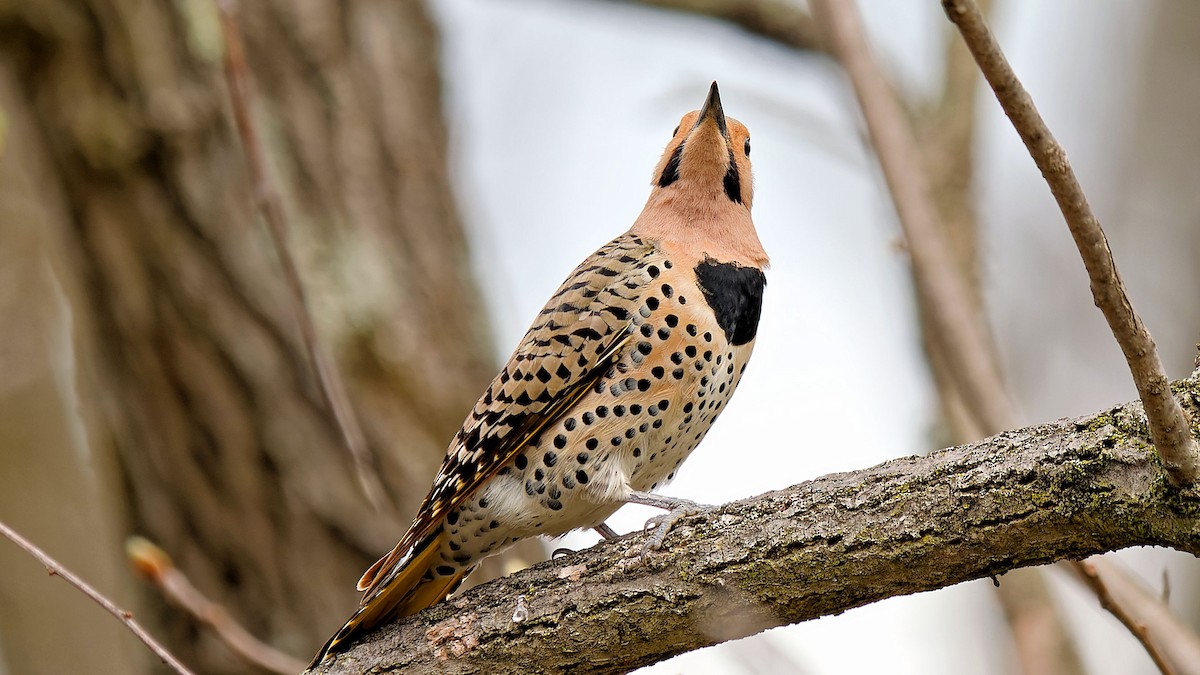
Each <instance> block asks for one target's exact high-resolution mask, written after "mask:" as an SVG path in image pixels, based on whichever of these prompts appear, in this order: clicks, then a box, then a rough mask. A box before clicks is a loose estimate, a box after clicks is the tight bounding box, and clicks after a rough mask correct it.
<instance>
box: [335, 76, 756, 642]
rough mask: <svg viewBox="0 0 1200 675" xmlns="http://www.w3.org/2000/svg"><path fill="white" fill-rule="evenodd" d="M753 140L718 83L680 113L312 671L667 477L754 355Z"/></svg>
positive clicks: (647, 498) (590, 523)
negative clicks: (504, 560) (489, 565)
mask: <svg viewBox="0 0 1200 675" xmlns="http://www.w3.org/2000/svg"><path fill="white" fill-rule="evenodd" d="M753 196H754V188H753V181H752V178H751V174H750V133H749V131H747V129H746V127H745V126H744V125H742V124H741V123H740V122H738V121H737V120H735V119H732V118H726V117H725V113H724V111H723V110H722V108H721V99H720V95H719V93H718V91H717V83H716V82H714V83H713V84H712V87H711V88H710V90H709V94H708V98H707V99H706V100H705V101H704V105H703V106H702V107H701V109H700V110H698V111H693V112H690V113H688V114H686V115H684V116H683V119H682V120H681V121H680V123H679V126H678V127H676V128H675V131H674V132H673V133H672V137H671V140H670V142H669V143H668V144H667V147H666V149H665V150H664V152H663V155H662V158H661V159H660V160H659V162H658V165H657V166H656V167H655V169H654V176H653V187H652V189H651V193H650V198H649V200H648V201H647V202H646V206H645V208H644V209H643V211H642V213H641V215H640V216H638V218H637V220H636V221H635V222H634V224H633V226H632V227H631V228H630V229H629V231H627V232H625V233H624V234H622V235H620V236H618V237H617V238H616V239H613V240H612V241H610V242H608V243H607V244H605V245H604V246H602V247H600V249H599V250H597V251H596V252H595V253H593V254H592V255H591V256H590V257H588V258H587V259H586V260H584V261H583V263H581V264H580V265H579V266H578V267H576V268H575V270H574V271H573V272H571V274H570V276H568V277H567V279H566V281H564V282H563V284H562V286H560V287H559V289H558V290H557V291H556V292H555V293H554V295H553V296H552V297H551V298H550V301H549V302H547V303H546V306H545V308H544V309H543V310H542V311H541V312H540V313H539V314H538V316H537V318H536V319H534V321H533V325H532V326H530V328H529V332H528V333H526V335H525V338H524V339H523V340H522V341H521V344H520V345H519V346H518V347H517V349H516V351H515V352H514V353H513V355H512V357H511V358H509V360H508V363H507V364H505V366H504V368H503V370H501V371H500V374H499V375H497V376H496V378H495V379H494V380H493V381H492V383H491V385H490V386H488V388H487V391H485V392H484V394H483V396H482V398H480V399H479V402H478V403H476V404H475V407H474V409H473V410H472V411H471V414H470V415H469V416H468V417H467V419H466V421H465V422H464V423H463V426H462V429H460V430H459V432H458V433H457V434H456V435H455V437H454V440H453V441H452V442H451V443H450V447H449V449H448V451H447V455H446V458H445V460H444V461H443V462H442V466H441V469H440V470H439V472H438V474H437V477H436V478H435V479H434V483H433V488H432V489H431V490H430V492H429V495H428V496H427V497H426V498H425V501H424V503H423V504H422V505H421V508H420V510H419V511H418V514H417V517H416V519H415V520H414V521H413V524H412V526H411V527H410V528H409V530H408V532H407V533H406V534H405V535H404V537H403V538H402V539H401V540H400V542H399V543H398V544H397V545H396V547H395V548H394V549H392V551H391V552H390V553H388V554H387V555H386V556H384V557H383V558H382V559H380V560H379V562H377V563H375V564H374V565H373V566H372V567H371V568H370V569H369V570H367V572H366V573H365V574H363V576H362V579H360V580H359V582H358V589H359V590H361V591H363V599H362V602H361V606H360V608H359V610H358V611H357V612H356V613H355V614H354V616H352V617H351V618H350V620H349V621H348V622H347V623H346V625H345V626H343V627H342V629H341V630H339V631H338V633H337V634H336V635H334V636H333V637H332V638H330V640H329V642H328V643H326V645H325V647H324V648H323V649H322V650H321V652H320V653H319V654H318V655H317V658H316V659H315V660H314V663H317V662H319V661H320V660H321V659H322V658H324V656H325V655H326V654H329V653H335V652H338V651H342V650H344V649H346V647H348V646H349V641H350V640H351V639H352V638H354V637H355V636H357V635H358V634H360V633H362V632H364V631H365V630H367V629H369V628H370V627H372V626H374V625H376V624H378V623H380V622H382V621H384V620H387V619H391V618H399V617H404V616H408V615H411V614H414V613H416V612H418V611H420V610H422V609H424V608H426V607H429V606H430V605H433V604H434V603H436V602H439V601H441V600H442V599H443V598H445V597H446V596H447V595H448V594H449V593H451V592H452V591H453V590H454V589H455V588H456V587H457V585H458V584H459V583H460V582H461V581H462V579H463V578H464V577H465V576H466V575H467V574H469V573H470V572H471V570H473V569H474V568H475V566H476V565H478V564H479V562H480V561H481V560H483V559H484V558H486V557H487V556H490V555H495V554H497V553H499V552H501V551H503V550H504V549H505V548H507V547H509V546H511V545H512V544H513V543H514V542H516V541H518V540H520V539H523V538H526V537H532V536H535V535H547V536H557V535H560V534H563V533H565V532H567V531H569V530H573V529H576V528H589V527H591V528H597V530H598V531H600V532H601V533H602V534H605V535H606V536H609V535H611V532H612V531H611V530H610V529H608V527H607V526H606V525H604V520H605V519H606V518H608V517H609V516H610V515H612V513H613V512H614V511H616V510H617V509H618V508H620V507H621V506H622V505H624V504H626V503H639V504H648V505H651V506H657V507H660V508H664V509H670V510H671V512H670V513H668V514H666V515H665V516H663V517H660V518H659V519H658V524H659V528H658V531H657V532H656V533H655V534H654V537H653V538H652V539H651V547H652V548H656V547H657V546H659V545H661V543H662V539H663V537H664V536H665V535H666V534H667V530H668V529H669V528H670V526H671V524H672V523H673V522H674V521H675V520H676V519H677V518H678V517H679V516H680V515H682V514H687V513H690V512H694V507H695V506H696V505H695V504H693V503H691V502H687V501H685V500H678V499H672V498H668V497H663V496H660V495H655V494H651V491H653V490H655V489H657V488H659V487H662V486H663V485H665V484H666V483H667V482H669V481H670V480H672V479H673V478H674V477H675V474H676V472H677V471H678V470H679V466H680V464H682V463H683V460H685V459H686V458H687V457H688V455H689V454H690V453H691V452H692V450H693V449H695V447H696V445H697V444H698V443H699V442H700V441H701V439H703V438H704V435H705V433H706V432H707V431H708V429H709V427H711V426H712V424H713V422H715V421H716V419H717V416H718V415H720V413H721V410H722V408H723V407H724V406H725V404H726V402H727V401H728V400H729V397H730V396H732V395H733V392H734V389H736V388H737V385H738V381H739V380H740V379H741V376H742V372H743V371H744V370H745V368H746V362H747V360H748V359H749V358H750V352H751V350H752V349H753V348H754V338H755V333H756V331H757V328H758V319H759V313H760V309H761V306H762V293H763V289H764V287H765V285H766V278H765V276H764V275H763V269H764V268H765V267H766V266H767V263H768V260H767V254H766V252H764V251H763V247H762V244H761V243H760V242H759V240H758V235H757V233H756V232H755V229H754V223H753V221H752V220H751V217H750V206H751V203H752V201H753Z"/></svg>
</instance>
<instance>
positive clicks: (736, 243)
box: [631, 82, 769, 268]
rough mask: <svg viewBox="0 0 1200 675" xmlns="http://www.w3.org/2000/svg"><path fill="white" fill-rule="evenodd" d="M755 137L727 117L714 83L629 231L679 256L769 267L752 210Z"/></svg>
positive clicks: (683, 123) (685, 122) (677, 136)
mask: <svg viewBox="0 0 1200 675" xmlns="http://www.w3.org/2000/svg"><path fill="white" fill-rule="evenodd" d="M753 201H754V178H753V176H752V175H751V173H750V131H749V130H747V129H746V126H745V125H744V124H742V123H741V122H739V121H737V120H735V119H733V118H732V117H726V116H725V110H724V109H723V108H722V107H721V95H720V93H719V92H718V91H717V83H716V82H713V83H712V87H710V88H709V90H708V98H706V99H705V100H704V105H703V106H701V108H700V109H699V110H695V111H693V112H690V113H688V114H686V115H684V116H683V119H682V120H680V121H679V126H678V127H676V128H675V132H674V133H673V134H671V141H670V142H669V143H667V147H666V149H665V150H664V151H663V156H662V159H660V160H658V166H656V167H655V169H654V187H653V188H652V189H651V190H650V198H649V199H648V200H647V201H646V207H645V208H644V209H642V213H641V215H640V216H638V219H637V221H636V222H634V224H633V227H632V228H631V230H632V231H633V232H635V233H637V234H640V235H644V236H646V237H648V238H650V239H652V240H654V241H656V242H659V244H660V245H662V246H665V247H669V248H671V249H672V251H673V252H674V254H676V255H682V256H691V257H693V258H696V259H698V260H700V259H707V258H714V259H717V260H721V261H723V262H734V263H737V264H741V265H753V266H756V267H760V268H761V267H766V265H767V264H768V262H769V261H768V259H767V254H766V252H765V251H763V248H762V243H761V242H759V240H758V233H757V232H756V231H755V229H754V222H753V220H752V219H751V217H750V205H751V203H752V202H753Z"/></svg>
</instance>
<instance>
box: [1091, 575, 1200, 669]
mask: <svg viewBox="0 0 1200 675" xmlns="http://www.w3.org/2000/svg"><path fill="white" fill-rule="evenodd" d="M1072 566H1073V567H1075V568H1076V572H1077V573H1078V574H1079V575H1080V576H1081V577H1087V578H1086V579H1084V583H1087V584H1088V585H1095V584H1097V583H1099V584H1102V585H1103V588H1102V589H1100V591H1099V592H1097V595H1098V596H1099V598H1100V604H1101V605H1105V608H1106V609H1108V611H1110V612H1111V613H1112V614H1113V615H1114V616H1116V617H1117V619H1118V620H1120V621H1121V623H1123V624H1125V625H1126V626H1127V627H1129V629H1130V632H1132V633H1134V634H1135V635H1137V636H1138V639H1140V640H1142V641H1143V642H1144V643H1150V644H1147V646H1146V651H1147V652H1148V653H1149V654H1150V657H1151V658H1152V659H1154V663H1155V665H1157V666H1158V667H1159V670H1161V671H1162V672H1163V673H1178V674H1179V675H1200V641H1197V640H1196V634H1195V633H1194V632H1192V629H1191V627H1190V626H1188V625H1187V624H1186V623H1184V622H1183V621H1181V620H1180V619H1179V617H1177V616H1175V615H1174V614H1172V613H1171V611H1170V610H1168V609H1167V604H1166V602H1165V601H1164V599H1163V598H1161V597H1159V596H1158V595H1155V594H1152V593H1150V591H1149V590H1147V589H1146V587H1145V586H1143V585H1142V584H1140V583H1138V582H1137V581H1135V580H1134V579H1132V578H1131V577H1130V576H1129V575H1128V574H1125V573H1122V572H1123V570H1121V569H1119V568H1114V563H1113V562H1112V561H1111V560H1110V559H1109V558H1107V557H1096V558H1091V559H1089V560H1085V561H1083V562H1080V563H1075V564H1074V565H1072ZM1109 605H1111V607H1110V606H1109Z"/></svg>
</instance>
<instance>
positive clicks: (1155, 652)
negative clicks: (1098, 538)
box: [1071, 561, 1176, 675]
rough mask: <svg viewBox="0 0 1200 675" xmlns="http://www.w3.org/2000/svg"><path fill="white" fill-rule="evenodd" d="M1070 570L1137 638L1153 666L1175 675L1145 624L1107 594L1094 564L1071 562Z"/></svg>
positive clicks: (1166, 673) (1105, 586)
mask: <svg viewBox="0 0 1200 675" xmlns="http://www.w3.org/2000/svg"><path fill="white" fill-rule="evenodd" d="M1071 569H1073V570H1074V571H1075V573H1076V575H1077V576H1078V577H1079V578H1080V579H1081V580H1082V581H1083V583H1084V585H1085V586H1087V587H1088V588H1090V589H1092V592H1094V593H1095V594H1096V597H1098V598H1099V599H1100V605H1101V606H1102V607H1104V609H1106V610H1108V611H1109V613H1111V614H1112V615H1113V616H1115V617H1117V619H1118V620H1119V621H1120V622H1121V623H1123V624H1125V627H1126V628H1127V629H1129V632H1130V633H1133V634H1134V636H1135V637H1137V639H1138V641H1139V642H1141V643H1142V647H1144V648H1145V649H1146V653H1147V654H1149V655H1150V659H1151V660H1153V661H1154V665H1156V666H1158V669H1159V670H1160V671H1162V673H1163V675H1176V673H1175V669H1174V668H1172V667H1171V664H1170V663H1168V662H1167V660H1166V659H1165V658H1163V655H1162V652H1161V651H1159V649H1158V645H1157V644H1155V642H1154V639H1153V638H1151V637H1150V633H1149V631H1147V630H1146V626H1145V624H1143V623H1141V622H1139V621H1137V620H1136V619H1134V618H1133V617H1132V616H1131V615H1130V613H1129V612H1127V611H1126V608H1125V606H1123V605H1122V604H1121V603H1119V602H1117V601H1116V600H1115V599H1114V598H1113V596H1112V595H1111V594H1110V593H1109V591H1108V586H1107V585H1106V584H1105V583H1104V580H1103V579H1102V578H1101V577H1100V573H1099V572H1098V571H1097V570H1096V566H1095V563H1093V562H1091V561H1073V562H1072V563H1071Z"/></svg>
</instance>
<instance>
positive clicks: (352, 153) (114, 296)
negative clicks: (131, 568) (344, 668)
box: [0, 0, 493, 672]
mask: <svg viewBox="0 0 1200 675" xmlns="http://www.w3.org/2000/svg"><path fill="white" fill-rule="evenodd" d="M239 20H240V22H241V27H242V31H243V33H244V35H245V39H246V42H247V45H246V47H247V58H248V61H249V67H250V70H251V72H252V73H253V75H254V77H255V79H256V81H257V96H256V98H255V101H256V102H257V104H256V106H255V110H254V111H253V113H254V116H255V119H256V121H257V122H258V126H259V128H260V131H261V133H262V136H263V141H264V144H265V145H266V147H267V160H268V164H269V169H270V171H271V173H273V174H274V176H275V178H276V181H277V183H278V187H279V189H280V191H281V192H282V193H283V196H284V202H285V210H286V212H287V215H288V217H289V220H290V223H291V226H292V232H291V233H292V248H293V250H294V251H295V253H296V256H297V264H298V266H299V268H300V273H301V276H302V277H303V279H304V281H305V285H306V287H307V290H308V294H309V300H310V305H311V306H312V308H313V310H314V313H315V319H316V322H317V325H318V332H319V333H320V334H321V336H322V338H323V340H324V342H325V345H326V347H327V350H328V351H329V352H331V353H332V354H333V355H334V357H335V360H336V361H337V362H338V363H339V364H340V367H341V369H342V372H343V374H344V376H345V378H346V380H347V385H348V388H349V393H350V398H351V400H352V403H353V405H354V407H355V408H356V410H357V411H358V413H359V417H360V418H361V420H362V423H363V426H364V430H365V432H366V435H367V438H368V443H369V445H370V448H371V450H372V455H373V459H374V462H375V467H374V468H375V469H376V470H377V471H378V472H379V474H380V476H381V478H382V481H383V483H384V485H385V486H386V487H387V489H388V498H389V499H390V500H391V502H392V503H391V504H390V505H389V506H388V507H387V508H385V509H384V510H382V511H376V510H374V509H373V508H372V507H371V506H370V504H369V503H368V502H367V501H366V499H365V498H364V496H363V494H362V492H361V490H360V489H359V487H358V482H357V480H356V478H355V475H354V472H353V469H352V463H351V461H350V458H349V455H348V453H347V451H346V450H345V449H344V448H343V446H342V445H341V442H340V436H339V434H338V431H337V428H336V426H335V422H334V420H333V417H332V415H331V414H329V412H328V411H327V410H326V409H325V407H324V405H323V403H322V397H321V394H320V391H319V389H318V388H317V387H318V385H317V384H316V380H315V378H314V376H313V374H312V369H311V368H310V366H309V364H308V362H307V359H306V356H305V351H304V347H303V344H302V343H301V342H300V339H299V333H298V331H297V329H296V326H295V322H294V320H293V317H292V314H291V312H290V308H289V304H288V302H287V295H286V293H287V290H286V286H285V284H284V283H283V281H282V277H281V272H280V265H279V258H278V255H277V253H276V251H275V250H274V249H273V247H272V246H271V244H270V239H269V237H267V236H266V232H265V229H264V227H263V225H262V223H261V222H260V220H259V218H258V215H257V212H256V210H255V205H254V198H255V195H254V194H253V191H252V186H251V185H250V181H249V179H248V171H247V168H246V164H245V160H244V156H243V153H242V149H241V147H240V144H239V141H238V138H237V135H236V133H235V131H234V128H233V125H232V122H231V113H230V110H229V103H228V100H229V99H228V92H227V89H226V86H225V82H224V79H223V75H222V52H223V45H222V41H221V33H220V30H219V27H218V23H217V18H216V14H215V7H214V6H213V5H212V4H211V3H208V2H180V3H143V2H132V1H129V0H109V1H107V2H105V1H103V0H88V1H86V2H79V3H57V2H44V3H43V2H38V3H4V2H0V60H3V62H4V63H5V64H6V65H7V66H8V67H10V68H11V70H12V72H13V73H15V79H16V81H17V82H18V83H19V84H18V86H17V91H18V95H19V96H20V97H21V98H22V99H23V102H24V103H25V104H27V105H28V107H29V108H30V110H31V111H32V115H31V117H32V118H33V120H34V127H35V129H34V133H35V134H36V138H37V141H38V142H40V147H39V148H38V154H39V155H41V156H42V161H43V162H44V163H45V165H46V166H47V167H48V171H47V174H48V177H49V180H51V181H53V182H54V183H55V184H56V186H55V187H56V188H57V190H58V192H59V193H60V194H61V199H62V205H61V206H59V207H58V208H61V209H62V211H63V213H64V214H65V218H63V221H64V222H65V224H66V232H64V233H63V235H64V237H65V241H66V243H67V250H68V251H69V255H70V257H71V262H72V265H71V270H70V273H72V274H78V279H75V280H74V281H73V283H74V284H75V285H78V286H79V287H81V288H82V289H83V294H82V296H81V299H82V301H83V302H82V303H81V305H82V306H79V307H76V308H75V310H76V313H77V314H78V315H79V316H78V318H77V324H76V328H77V330H78V331H79V332H80V335H81V336H82V337H83V338H84V339H85V340H87V341H89V342H90V343H91V344H90V348H91V349H92V350H93V351H94V353H95V354H96V355H97V357H96V361H97V363H96V369H95V371H96V372H95V377H93V378H90V379H86V380H85V381H84V382H83V385H82V387H81V391H80V392H79V394H78V395H79V397H80V399H81V401H82V404H83V405H84V406H85V407H89V406H98V407H99V408H100V409H101V410H102V411H103V413H104V415H103V419H104V424H105V427H104V434H103V437H102V438H101V441H100V445H99V446H98V447H95V448H93V451H94V452H96V453H98V454H103V453H105V452H110V451H113V450H115V452H116V454H117V457H118V462H119V466H120V472H119V474H120V478H119V481H118V482H119V488H118V489H119V490H123V491H124V493H125V496H126V498H127V500H128V514H127V516H128V527H127V530H128V532H130V533H137V534H141V535H144V536H146V537H148V538H150V539H152V540H154V541H155V542H156V543H158V544H160V545H161V546H163V548H165V549H166V550H167V551H168V553H170V554H171V555H172V556H173V557H174V559H175V561H176V563H177V564H178V565H179V567H180V568H181V569H183V571H184V572H185V573H186V574H188V575H189V576H190V577H191V578H192V580H193V581H194V582H195V583H196V585H197V586H198V587H199V588H201V589H202V590H203V591H205V592H206V593H209V594H210V595H211V596H212V597H213V599H215V600H217V601H219V602H221V603H222V604H224V605H225V606H226V607H227V608H228V609H229V610H230V611H231V612H232V613H233V614H234V615H235V616H236V617H237V618H238V620H240V621H241V622H243V623H244V624H245V626H246V627H247V628H248V629H249V630H250V631H251V632H253V633H255V634H256V635H258V636H260V637H262V638H264V639H266V640H268V641H269V642H272V643H273V644H275V645H276V646H278V647H279V648H281V649H283V650H284V651H287V652H290V653H292V654H295V655H299V656H306V655H308V654H310V653H311V652H313V651H314V650H315V649H316V647H317V646H318V645H319V644H320V642H321V641H322V640H323V639H324V638H325V637H326V636H327V635H328V633H330V632H331V631H333V630H334V629H335V628H336V627H337V625H338V624H339V622H340V620H341V619H343V618H344V616H345V615H347V614H348V612H349V611H350V610H351V609H352V608H353V606H354V605H355V601H356V595H355V593H354V588H353V586H354V581H355V580H356V579H357V577H358V575H359V574H360V573H361V572H362V571H363V569H365V567H366V566H367V565H369V564H370V563H371V562H373V561H374V560H375V558H376V557H378V556H379V555H381V554H382V553H383V552H385V551H386V550H387V549H388V548H390V547H391V546H392V545H393V544H394V542H395V540H396V539H397V538H398V537H399V535H400V534H401V533H402V531H403V529H404V528H405V527H406V526H407V523H408V519H409V518H410V517H411V515H412V513H413V511H414V510H415V508H416V505H417V502H418V501H419V500H420V499H421V498H422V497H423V496H424V494H425V491H426V490H427V488H428V485H429V483H430V479H431V477H432V475H433V473H434V472H435V470H436V467H437V464H438V463H439V462H440V459H441V456H442V454H443V451H444V449H445V444H446V442H447V440H448V439H449V438H450V437H451V435H452V433H453V432H454V430H455V429H457V426H458V424H459V423H460V422H461V419H462V416H463V414H464V413H465V411H467V410H468V409H469V407H470V405H471V403H473V402H474V400H475V397H476V396H477V395H478V393H479V391H480V390H481V389H482V386H483V385H484V384H485V382H486V381H487V379H488V378H489V377H490V376H491V375H492V368H493V362H492V358H491V354H490V344H489V342H488V335H487V332H486V328H485V323H484V321H483V316H484V314H483V309H482V306H481V303H480V299H479V296H478V294H477V290H476V288H475V286H474V283H473V278H472V275H471V273H470V270H469V265H468V257H467V251H466V242H465V239H464V236H463V232H462V228H461V226H460V222H459V220H458V215H457V213H456V211H455V207H454V201H453V196H452V193H451V190H450V186H449V183H448V179H447V175H446V162H445V153H446V130H445V126H444V123H443V119H442V110H441V85H440V81H439V74H438V70H437V53H438V44H437V37H436V31H435V28H434V26H433V25H432V23H431V22H430V19H429V17H428V16H427V14H426V11H425V7H424V6H423V5H422V4H421V3H420V2H415V1H405V2H383V1H370V0H360V1H354V2H333V1H332V0H310V1H307V2H291V1H290V0H270V1H259V2H246V3H241V4H240V16H239ZM85 508H86V507H85ZM123 529H125V528H123ZM113 544H114V545H115V544H116V543H115V542H114V543H113ZM149 603H150V604H149V607H152V608H153V610H154V611H153V613H152V614H151V615H149V616H143V617H142V618H143V620H147V619H149V623H150V624H151V625H152V626H153V625H155V624H159V626H158V628H159V632H163V631H165V632H166V635H165V636H164V637H166V639H167V642H168V644H169V645H170V647H171V648H172V649H174V650H175V651H176V652H177V654H178V655H179V656H181V657H182V659H183V660H184V661H185V662H187V663H189V664H190V665H192V666H194V667H196V668H198V669H200V670H203V671H207V672H212V671H218V670H229V669H232V668H234V667H235V666H234V664H233V662H232V661H230V660H229V659H230V657H229V656H228V654H227V653H226V652H225V650H224V649H223V648H221V647H214V645H213V643H212V642H211V641H210V640H208V639H207V638H203V637H201V639H198V637H200V636H198V635H197V633H196V629H195V628H194V626H193V625H192V624H191V622H190V621H189V620H187V619H186V618H184V617H182V616H181V615H180V613H179V612H178V611H177V610H175V609H171V608H167V607H165V606H164V605H162V604H161V603H159V602H158V601H157V600H153V599H151V600H149Z"/></svg>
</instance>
